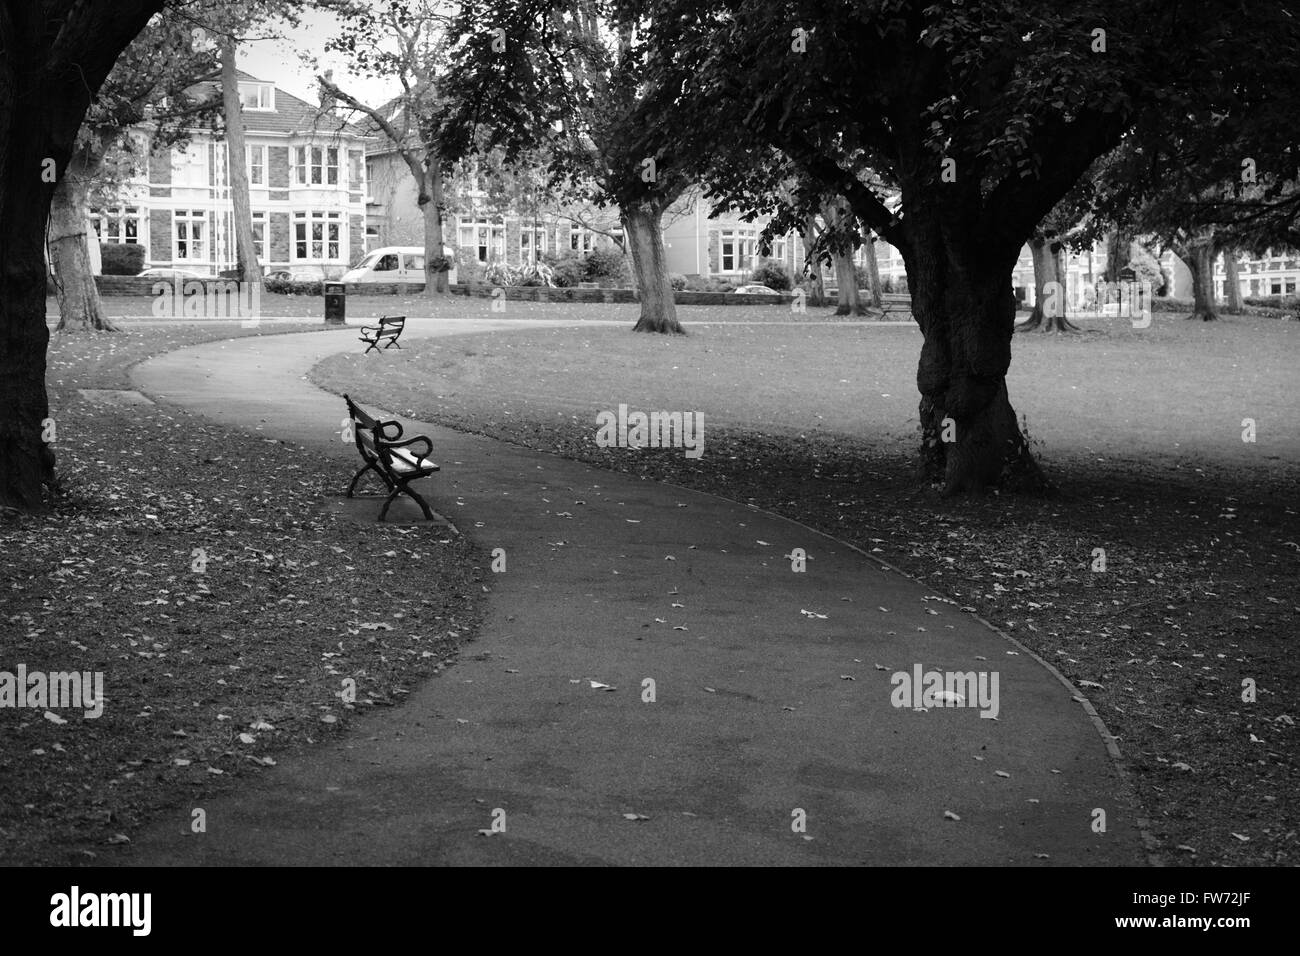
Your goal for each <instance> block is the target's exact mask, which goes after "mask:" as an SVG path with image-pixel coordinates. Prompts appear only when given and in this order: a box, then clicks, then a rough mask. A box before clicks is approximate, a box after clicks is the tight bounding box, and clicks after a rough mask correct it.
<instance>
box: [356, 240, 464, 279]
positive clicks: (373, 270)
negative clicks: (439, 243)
mask: <svg viewBox="0 0 1300 956" xmlns="http://www.w3.org/2000/svg"><path fill="white" fill-rule="evenodd" d="M442 254H443V255H444V256H446V257H447V258H448V259H451V258H454V256H455V252H454V251H453V250H452V249H451V248H449V247H447V246H443V247H442ZM339 281H340V282H414V283H422V282H424V247H423V246H385V247H384V248H382V249H374V250H372V251H371V252H368V253H366V255H365V257H364V258H363V259H362V260H361V261H360V262H358V263H357V264H356V266H354V267H353V268H352V269H350V270H348V271H347V272H345V273H344V274H343V278H342V279H340V280H339ZM447 281H448V282H455V281H456V269H455V268H454V267H453V268H452V270H451V272H449V273H448V274H447Z"/></svg>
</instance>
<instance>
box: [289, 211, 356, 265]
mask: <svg viewBox="0 0 1300 956" xmlns="http://www.w3.org/2000/svg"><path fill="white" fill-rule="evenodd" d="M316 225H319V226H320V227H321V237H320V238H319V239H317V238H314V237H313V235H312V227H313V226H316ZM331 227H333V228H334V238H332V239H331V238H330V228H331ZM300 237H301V238H300ZM331 246H334V247H335V248H334V250H333V252H334V254H333V255H330V251H331V250H330V247H331ZM304 247H305V251H306V255H302V254H300V250H302V249H303V248H304ZM347 248H348V244H347V221H346V220H345V219H344V218H343V214H342V213H341V212H332V211H330V210H325V209H311V210H299V211H297V212H295V213H294V214H293V241H292V243H291V245H290V249H289V255H290V257H291V259H292V261H293V262H314V263H329V262H341V261H343V256H344V254H345V253H346V251H347Z"/></svg>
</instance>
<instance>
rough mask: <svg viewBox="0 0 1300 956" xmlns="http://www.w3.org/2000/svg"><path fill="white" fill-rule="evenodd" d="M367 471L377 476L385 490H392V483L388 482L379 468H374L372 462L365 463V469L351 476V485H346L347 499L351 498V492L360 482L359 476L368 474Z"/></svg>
mask: <svg viewBox="0 0 1300 956" xmlns="http://www.w3.org/2000/svg"><path fill="white" fill-rule="evenodd" d="M368 471H373V472H374V473H375V474H376V475H378V476H379V479H380V481H382V482H383V483H384V486H385V487H386V488H388V489H389V490H390V491H391V490H392V488H393V483H392V482H391V481H389V480H388V476H387V475H385V474H384V473H383V471H382V470H380V469H379V468H377V467H376V466H375V463H374V462H373V461H372V462H367V463H366V465H365V467H363V468H362V469H361V470H359V471H358V472H357V473H356V474H355V475H353V476H352V483H351V484H350V485H348V493H347V497H349V498H351V497H352V492H353V491H355V490H356V487H357V482H358V481H360V480H361V476H362V475H364V474H365V473H366V472H368Z"/></svg>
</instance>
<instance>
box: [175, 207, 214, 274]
mask: <svg viewBox="0 0 1300 956" xmlns="http://www.w3.org/2000/svg"><path fill="white" fill-rule="evenodd" d="M195 227H198V228H197V229H196V228H195ZM196 232H197V235H196ZM182 233H183V235H182ZM211 242H212V222H211V217H210V216H209V214H208V211H207V210H206V209H177V210H175V211H173V213H172V261H173V262H208V261H209V258H208V257H209V255H210V254H211V253H210V244H211ZM182 243H184V244H185V255H181V244H182ZM196 250H197V252H198V253H199V254H198V255H194V253H195V251H196Z"/></svg>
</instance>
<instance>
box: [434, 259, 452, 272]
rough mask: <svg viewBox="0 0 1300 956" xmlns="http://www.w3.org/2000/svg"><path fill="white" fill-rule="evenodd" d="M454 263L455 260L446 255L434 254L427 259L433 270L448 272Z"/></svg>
mask: <svg viewBox="0 0 1300 956" xmlns="http://www.w3.org/2000/svg"><path fill="white" fill-rule="evenodd" d="M455 264H456V263H455V260H454V259H451V258H449V257H447V256H434V257H433V258H432V259H430V260H429V265H430V266H431V267H432V268H433V271H434V272H450V271H451V269H452V266H454V265H455Z"/></svg>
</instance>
